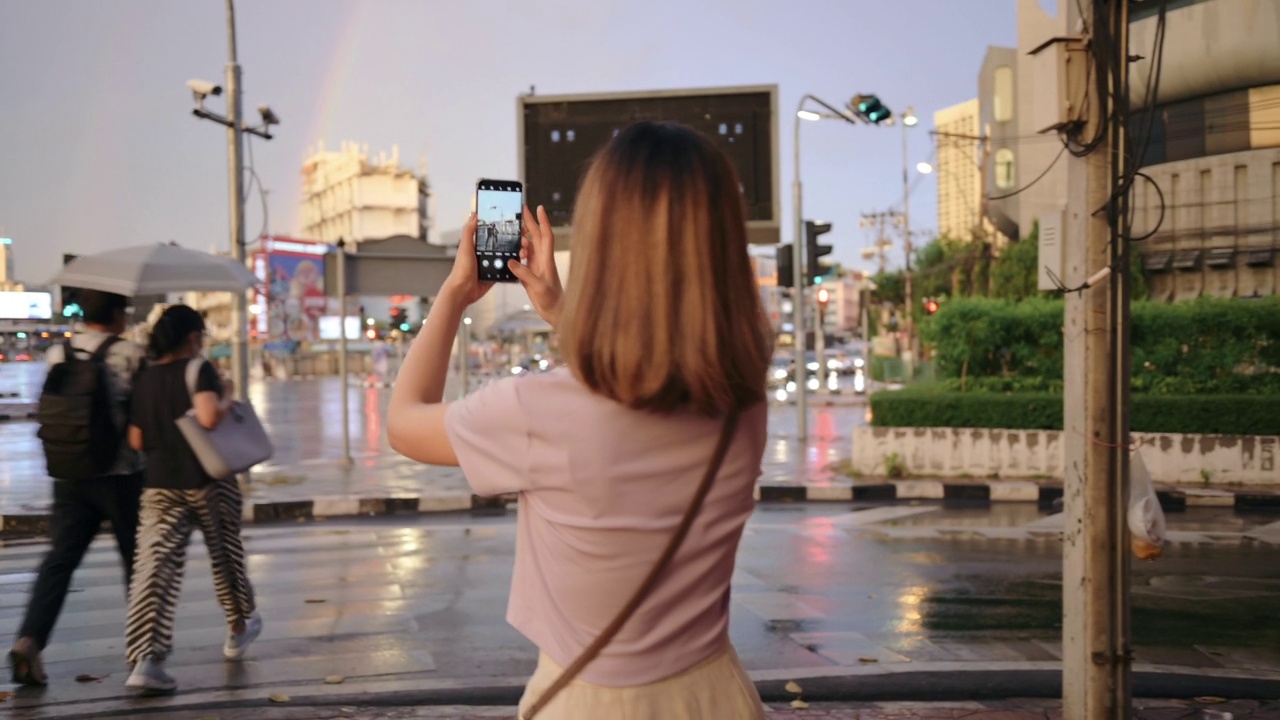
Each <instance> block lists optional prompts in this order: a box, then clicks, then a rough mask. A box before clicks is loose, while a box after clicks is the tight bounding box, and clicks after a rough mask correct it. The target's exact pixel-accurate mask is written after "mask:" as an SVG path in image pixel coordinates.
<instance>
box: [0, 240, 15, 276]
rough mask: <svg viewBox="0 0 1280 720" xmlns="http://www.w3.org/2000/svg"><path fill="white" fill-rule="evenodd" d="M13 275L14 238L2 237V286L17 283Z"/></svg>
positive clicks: (0, 265) (0, 266)
mask: <svg viewBox="0 0 1280 720" xmlns="http://www.w3.org/2000/svg"><path fill="white" fill-rule="evenodd" d="M17 282H18V279H17V278H15V277H14V276H13V239H12V238H7V237H0V287H8V286H9V285H13V284H16V283H17Z"/></svg>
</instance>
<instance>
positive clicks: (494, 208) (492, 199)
mask: <svg viewBox="0 0 1280 720" xmlns="http://www.w3.org/2000/svg"><path fill="white" fill-rule="evenodd" d="M523 223H524V186H523V185H521V184H520V183H519V182H517V181H515V180H481V181H480V182H478V183H476V265H477V266H478V267H479V268H480V279H481V280H482V281H485V282H516V276H515V275H513V274H512V273H511V270H509V269H508V268H507V261H508V260H515V261H516V262H519V261H520V234H521V232H522V231H523V229H524V225H523Z"/></svg>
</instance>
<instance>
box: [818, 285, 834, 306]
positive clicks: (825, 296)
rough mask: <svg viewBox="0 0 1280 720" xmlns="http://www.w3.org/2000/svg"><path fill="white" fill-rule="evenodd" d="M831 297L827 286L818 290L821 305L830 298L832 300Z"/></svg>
mask: <svg viewBox="0 0 1280 720" xmlns="http://www.w3.org/2000/svg"><path fill="white" fill-rule="evenodd" d="M830 299H831V293H829V292H827V289H826V288H822V289H821V290H819V291H818V304H819V305H826V304H827V301H828V300H830Z"/></svg>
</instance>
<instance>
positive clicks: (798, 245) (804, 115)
mask: <svg viewBox="0 0 1280 720" xmlns="http://www.w3.org/2000/svg"><path fill="white" fill-rule="evenodd" d="M810 101H812V102H814V103H817V104H818V105H821V106H822V107H823V108H825V109H826V110H827V111H828V112H829V113H831V114H830V115H827V114H819V113H816V112H813V111H812V110H806V109H805V107H804V106H805V103H807V102H810ZM825 119H838V120H844V121H845V122H848V123H849V124H851V125H857V124H858V120H857V119H856V118H855V117H853V116H852V115H850V114H849V113H847V112H843V111H841V110H839V109H837V108H836V107H835V106H833V105H831V104H830V103H828V102H825V101H823V100H821V99H819V98H817V97H814V96H813V95H808V94H806V95H804V96H803V97H801V98H800V102H799V103H798V104H797V105H796V119H795V137H794V139H793V140H792V150H793V152H794V154H795V158H794V162H795V181H794V182H793V183H792V185H791V204H792V212H794V213H795V234H794V235H792V241H791V242H792V244H791V252H792V265H791V273H792V275H791V279H792V283H793V285H792V288H793V290H794V292H795V293H796V298H795V302H794V303H792V313H793V321H792V331H791V335H792V337H794V338H795V343H794V348H793V349H794V350H795V358H796V359H795V366H796V379H795V380H796V393H795V394H796V437H798V438H799V439H800V441H801V442H804V441H805V440H806V439H808V435H809V404H808V398H807V394H808V382H807V380H808V378H807V374H808V373H807V371H808V365H807V364H806V363H805V356H804V345H805V336H804V333H805V323H804V311H805V303H804V285H805V283H804V280H805V276H806V273H807V270H808V267H809V266H808V264H806V262H805V257H804V255H805V235H804V212H803V203H802V202H801V195H802V192H801V184H800V121H801V120H808V121H811V122H812V121H817V120H825Z"/></svg>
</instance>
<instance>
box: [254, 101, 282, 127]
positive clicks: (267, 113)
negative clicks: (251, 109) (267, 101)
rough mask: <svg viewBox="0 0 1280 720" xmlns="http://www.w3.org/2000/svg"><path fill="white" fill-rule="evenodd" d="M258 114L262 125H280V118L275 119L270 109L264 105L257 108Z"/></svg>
mask: <svg viewBox="0 0 1280 720" xmlns="http://www.w3.org/2000/svg"><path fill="white" fill-rule="evenodd" d="M258 114H259V115H261V116H262V124H263V125H279V124H280V118H278V117H276V114H275V113H273V112H271V108H270V107H268V106H266V105H259V106H258Z"/></svg>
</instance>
